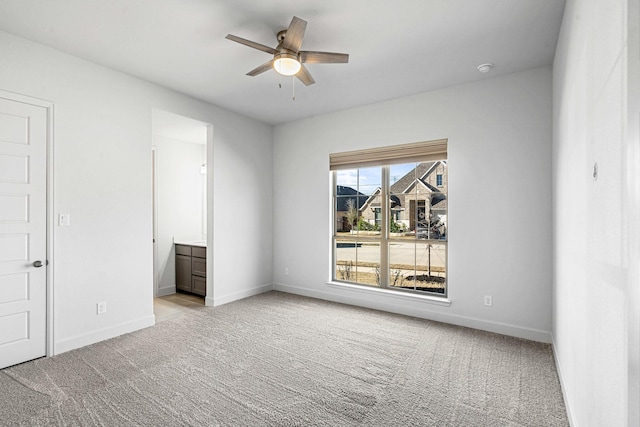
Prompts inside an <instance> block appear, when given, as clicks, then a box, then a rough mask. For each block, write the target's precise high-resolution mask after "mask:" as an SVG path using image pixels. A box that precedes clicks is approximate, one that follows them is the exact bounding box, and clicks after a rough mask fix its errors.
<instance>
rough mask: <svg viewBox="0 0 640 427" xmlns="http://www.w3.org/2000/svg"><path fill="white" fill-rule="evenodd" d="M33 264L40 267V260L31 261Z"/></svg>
mask: <svg viewBox="0 0 640 427" xmlns="http://www.w3.org/2000/svg"><path fill="white" fill-rule="evenodd" d="M33 266H34V267H35V268H40V267H42V261H40V260H38V261H34V262H33Z"/></svg>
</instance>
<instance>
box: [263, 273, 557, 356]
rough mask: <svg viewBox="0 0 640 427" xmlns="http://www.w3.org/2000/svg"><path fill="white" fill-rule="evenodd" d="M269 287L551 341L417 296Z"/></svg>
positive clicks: (533, 331)
mask: <svg viewBox="0 0 640 427" xmlns="http://www.w3.org/2000/svg"><path fill="white" fill-rule="evenodd" d="M273 290H275V291H281V292H287V293H290V294H296V295H302V296H307V297H312V298H318V299H323V300H327V301H333V302H338V303H343V304H350V305H356V306H359V307H366V308H372V309H375V310H381V311H388V312H390V313H396V314H403V315H405V316H412V317H419V318H421V319H427V320H435V321H437V322H443V323H450V324H452V325H458V326H464V327H467V328H472V329H480V330H482V331H487V332H494V333H497V334H501V335H508V336H512V337H517V338H523V339H527V340H531V341H538V342H543V343H551V333H550V332H547V331H541V330H537V329H530V328H525V327H521V326H516V325H509V324H505V323H499V322H491V321H487V320H482V319H476V318H473V317H466V316H460V315H457V314H446V313H440V312H435V311H432V310H430V309H429V306H430V303H429V302H424V303H420V301H419V300H416V304H420V307H416V305H415V304H414V305H413V307H411V306H409V305H407V304H402V300H403V299H398V298H384V297H380V298H376V300H375V301H374V300H373V299H364V298H358V297H357V296H348V295H346V294H344V295H336V294H332V293H329V292H322V291H316V290H310V289H307V288H300V287H297V286H290V285H282V284H279V283H274V284H273ZM381 299H385V301H384V302H380V300H381Z"/></svg>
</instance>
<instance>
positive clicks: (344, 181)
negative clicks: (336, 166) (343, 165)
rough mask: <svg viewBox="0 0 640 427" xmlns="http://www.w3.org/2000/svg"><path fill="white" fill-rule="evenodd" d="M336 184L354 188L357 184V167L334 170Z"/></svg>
mask: <svg viewBox="0 0 640 427" xmlns="http://www.w3.org/2000/svg"><path fill="white" fill-rule="evenodd" d="M336 185H337V186H344V187H351V188H354V189H355V188H356V187H357V186H358V169H345V170H339V171H336Z"/></svg>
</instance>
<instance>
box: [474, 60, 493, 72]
mask: <svg viewBox="0 0 640 427" xmlns="http://www.w3.org/2000/svg"><path fill="white" fill-rule="evenodd" d="M492 68H493V64H491V63H490V62H487V63H486V64H480V65H478V71H480V72H481V73H482V74H485V73H488V72H489V71H491V69H492Z"/></svg>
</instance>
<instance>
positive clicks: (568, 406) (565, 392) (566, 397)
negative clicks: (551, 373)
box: [551, 334, 578, 427]
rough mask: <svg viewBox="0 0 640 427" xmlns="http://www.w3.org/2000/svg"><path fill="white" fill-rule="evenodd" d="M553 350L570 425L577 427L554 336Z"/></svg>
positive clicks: (552, 338) (552, 340)
mask: <svg viewBox="0 0 640 427" xmlns="http://www.w3.org/2000/svg"><path fill="white" fill-rule="evenodd" d="M551 348H553V360H555V362H556V371H557V372H558V379H559V380H560V389H561V390H562V397H563V398H564V407H565V409H566V410H567V418H568V419H569V425H570V426H571V427H576V426H577V425H578V424H576V422H575V420H574V418H573V411H572V410H571V400H570V399H569V395H568V388H567V387H566V382H565V379H564V374H563V372H562V366H561V365H560V358H559V357H558V351H557V349H556V341H555V339H554V337H553V334H552V335H551Z"/></svg>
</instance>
